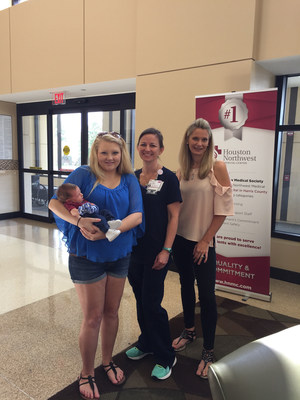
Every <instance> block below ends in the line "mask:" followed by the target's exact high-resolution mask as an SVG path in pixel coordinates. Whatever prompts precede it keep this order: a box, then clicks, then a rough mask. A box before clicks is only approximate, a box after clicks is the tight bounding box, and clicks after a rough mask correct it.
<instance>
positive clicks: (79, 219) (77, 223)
mask: <svg viewBox="0 0 300 400" xmlns="http://www.w3.org/2000/svg"><path fill="white" fill-rule="evenodd" d="M81 218H82V217H79V218H78V221H77V224H76V226H78V228H79V225H78V224H79V221H80V220H81Z"/></svg>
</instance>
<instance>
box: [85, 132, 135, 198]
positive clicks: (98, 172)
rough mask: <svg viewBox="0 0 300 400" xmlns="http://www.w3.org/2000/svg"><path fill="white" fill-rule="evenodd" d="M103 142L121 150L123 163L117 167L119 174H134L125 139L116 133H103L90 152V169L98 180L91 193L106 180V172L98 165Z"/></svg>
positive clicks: (97, 138)
mask: <svg viewBox="0 0 300 400" xmlns="http://www.w3.org/2000/svg"><path fill="white" fill-rule="evenodd" d="M101 140H104V141H106V142H111V143H116V144H118V145H119V147H120V150H121V161H120V164H119V165H118V167H117V172H118V173H119V174H120V175H123V174H133V173H134V172H133V168H132V165H131V159H130V156H129V153H128V150H127V146H126V143H125V141H124V139H123V138H122V137H121V136H120V135H119V134H118V133H116V132H101V133H99V134H98V135H97V136H96V139H95V140H94V143H93V144H92V147H91V152H90V168H91V171H92V172H93V173H94V174H95V176H96V178H97V180H96V182H95V184H94V186H93V189H92V190H91V192H92V191H93V190H94V188H95V187H96V186H97V185H98V184H99V183H101V180H102V179H104V176H105V174H104V171H103V170H102V168H101V167H100V166H99V163H98V148H99V144H100V142H101Z"/></svg>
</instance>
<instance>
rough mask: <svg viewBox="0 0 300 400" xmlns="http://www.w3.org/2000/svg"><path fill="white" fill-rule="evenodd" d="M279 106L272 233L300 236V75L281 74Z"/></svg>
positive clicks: (297, 238) (291, 237)
mask: <svg viewBox="0 0 300 400" xmlns="http://www.w3.org/2000/svg"><path fill="white" fill-rule="evenodd" d="M277 83H278V88H279V91H278V96H279V104H280V106H279V109H278V115H279V117H278V120H279V121H278V126H277V132H276V134H277V137H276V143H277V146H276V159H275V180H274V194H275V196H274V200H275V202H274V206H273V226H272V228H273V229H272V234H273V236H276V237H281V238H284V239H289V240H297V241H299V240H300V76H291V77H288V76H282V77H278V78H277Z"/></svg>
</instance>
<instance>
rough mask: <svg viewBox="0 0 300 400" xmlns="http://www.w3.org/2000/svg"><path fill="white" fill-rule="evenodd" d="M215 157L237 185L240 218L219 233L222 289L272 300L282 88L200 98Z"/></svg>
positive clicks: (201, 115)
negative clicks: (277, 133)
mask: <svg viewBox="0 0 300 400" xmlns="http://www.w3.org/2000/svg"><path fill="white" fill-rule="evenodd" d="M195 100H196V118H204V119H206V120H207V121H209V123H210V126H211V129H212V134H213V138H214V156H215V159H216V160H217V161H218V160H220V161H223V162H225V164H226V166H227V169H228V172H229V176H230V179H231V182H232V192H233V201H234V215H233V216H228V217H227V218H226V220H225V221H224V223H223V225H222V226H221V228H220V229H219V231H218V232H217V233H216V235H215V238H216V288H217V289H218V290H223V291H227V292H231V293H235V294H240V295H242V296H244V299H245V300H246V299H247V298H250V297H253V298H256V299H259V300H264V301H271V298H272V296H271V293H270V249H271V210H272V193H273V188H272V184H273V162H274V144H275V127H276V109H277V89H276V88H275V89H266V90H261V91H255V92H253V91H248V92H232V93H223V94H216V95H215V94H214V95H208V96H197V97H196V99H195Z"/></svg>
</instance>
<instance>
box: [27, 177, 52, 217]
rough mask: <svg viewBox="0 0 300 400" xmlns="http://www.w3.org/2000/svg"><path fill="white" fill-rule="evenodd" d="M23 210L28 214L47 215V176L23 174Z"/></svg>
mask: <svg viewBox="0 0 300 400" xmlns="http://www.w3.org/2000/svg"><path fill="white" fill-rule="evenodd" d="M24 211H25V212H26V213H28V214H34V215H42V216H44V217H47V216H48V176H47V175H45V174H30V173H25V174H24Z"/></svg>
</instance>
